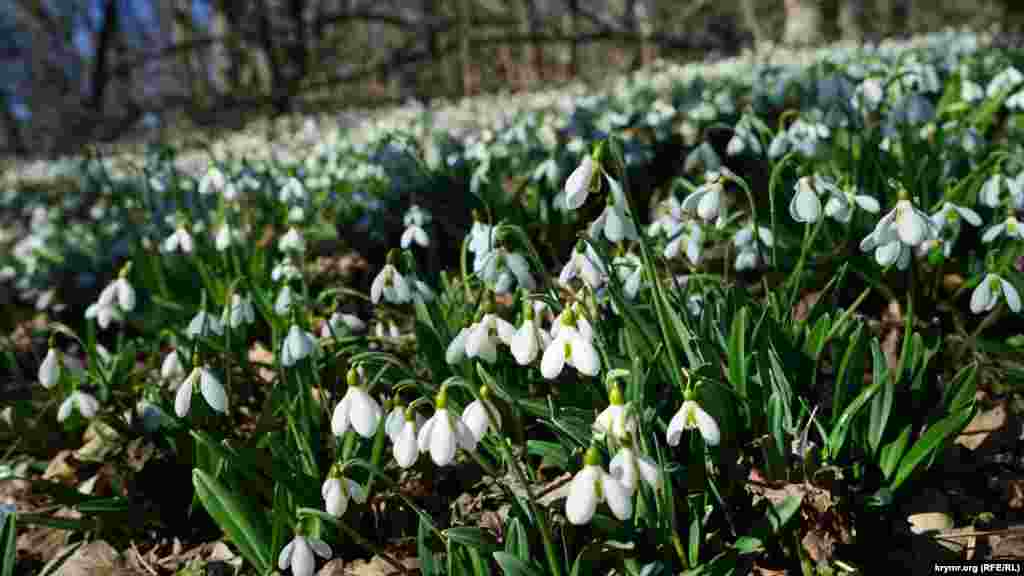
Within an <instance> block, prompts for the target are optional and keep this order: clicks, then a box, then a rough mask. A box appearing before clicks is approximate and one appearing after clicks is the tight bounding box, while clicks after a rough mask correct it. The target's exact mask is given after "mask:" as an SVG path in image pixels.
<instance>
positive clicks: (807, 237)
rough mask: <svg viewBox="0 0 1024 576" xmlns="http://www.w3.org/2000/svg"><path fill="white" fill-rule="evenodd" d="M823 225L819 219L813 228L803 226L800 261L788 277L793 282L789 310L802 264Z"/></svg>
mask: <svg viewBox="0 0 1024 576" xmlns="http://www.w3.org/2000/svg"><path fill="white" fill-rule="evenodd" d="M824 223H825V219H824V218H820V219H819V220H818V221H817V222H815V223H814V226H813V227H812V226H811V225H810V224H805V225H804V241H803V243H802V244H801V246H800V259H799V260H797V261H796V268H794V269H793V275H792V276H791V277H790V278H791V281H792V282H793V288H792V292H791V293H790V297H789V308H790V309H792V308H793V306H794V305H795V304H796V297H797V294H799V292H800V274H802V273H803V270H804V264H805V263H806V262H807V253H808V252H810V250H811V246H812V245H813V244H814V239H815V238H816V237H817V236H818V232H819V231H820V230H821V225H822V224H824ZM755 226H756V224H755ZM773 244H774V242H773Z"/></svg>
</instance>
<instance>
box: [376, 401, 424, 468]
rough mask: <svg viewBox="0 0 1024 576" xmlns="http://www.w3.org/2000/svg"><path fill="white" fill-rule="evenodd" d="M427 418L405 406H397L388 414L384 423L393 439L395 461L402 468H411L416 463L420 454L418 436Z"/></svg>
mask: <svg viewBox="0 0 1024 576" xmlns="http://www.w3.org/2000/svg"><path fill="white" fill-rule="evenodd" d="M424 422H425V420H424V419H423V417H422V416H420V415H419V414H413V412H412V410H409V409H407V408H406V407H405V406H401V405H398V406H395V407H394V408H393V409H392V410H391V412H390V413H389V414H388V418H387V420H386V421H385V423H384V428H385V431H386V432H387V433H388V437H389V438H390V439H391V444H392V452H393V454H394V455H395V462H397V463H398V466H399V467H400V468H409V467H410V466H412V465H413V464H415V463H416V459H417V458H418V457H419V455H420V449H419V444H418V441H417V436H418V434H419V431H420V429H421V428H422V427H423V424H424Z"/></svg>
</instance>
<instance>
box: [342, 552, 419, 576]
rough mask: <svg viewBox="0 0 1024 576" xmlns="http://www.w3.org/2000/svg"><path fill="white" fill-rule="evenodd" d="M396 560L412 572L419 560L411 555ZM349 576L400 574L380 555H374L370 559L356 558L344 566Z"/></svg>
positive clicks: (389, 575) (417, 566) (416, 567)
mask: <svg viewBox="0 0 1024 576" xmlns="http://www.w3.org/2000/svg"><path fill="white" fill-rule="evenodd" d="M398 561H399V562H400V563H401V564H402V567H403V568H405V569H406V570H407V571H408V572H407V573H413V572H416V571H418V570H419V568H420V562H419V560H418V559H417V558H414V557H412V556H410V557H408V558H401V559H398ZM344 574H347V575H349V576H393V575H395V574H401V572H399V571H398V570H397V569H396V568H395V567H394V566H392V565H391V564H390V563H388V562H387V561H386V560H384V559H383V558H381V557H380V556H374V557H373V558H371V559H370V560H368V561H367V560H356V561H355V562H352V563H350V564H348V565H347V566H345V572H344Z"/></svg>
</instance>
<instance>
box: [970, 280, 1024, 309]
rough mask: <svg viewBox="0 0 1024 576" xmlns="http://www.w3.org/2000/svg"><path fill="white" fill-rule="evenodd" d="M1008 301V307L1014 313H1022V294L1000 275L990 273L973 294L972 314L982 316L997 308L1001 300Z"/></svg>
mask: <svg viewBox="0 0 1024 576" xmlns="http://www.w3.org/2000/svg"><path fill="white" fill-rule="evenodd" d="M1000 297H1002V298H1003V299H1005V300H1006V305H1007V306H1008V307H1009V308H1010V310H1012V311H1013V312H1020V294H1019V293H1018V292H1017V289H1016V288H1014V287H1013V284H1010V283H1009V282H1007V281H1006V280H1004V279H1003V278H1002V277H1001V276H999V275H998V274H993V273H991V272H990V273H988V274H986V275H985V277H984V278H983V279H982V280H981V282H980V283H978V285H977V286H976V287H975V288H974V292H972V293H971V312H974V313H975V314H981V313H982V312H989V311H991V310H992V309H993V308H995V307H996V304H998V303H999V299H1000Z"/></svg>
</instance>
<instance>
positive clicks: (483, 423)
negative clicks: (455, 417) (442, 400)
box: [462, 400, 488, 442]
mask: <svg viewBox="0 0 1024 576" xmlns="http://www.w3.org/2000/svg"><path fill="white" fill-rule="evenodd" d="M462 421H463V422H464V423H465V424H466V427H468V428H469V431H470V432H471V433H472V434H473V438H475V439H476V440H477V441H478V442H479V441H480V439H481V438H483V436H484V434H485V433H487V424H488V419H487V409H486V408H485V407H484V405H483V403H482V402H480V401H479V400H474V401H473V402H471V403H470V404H469V406H466V409H465V410H463V411H462Z"/></svg>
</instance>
